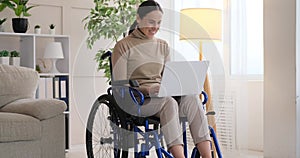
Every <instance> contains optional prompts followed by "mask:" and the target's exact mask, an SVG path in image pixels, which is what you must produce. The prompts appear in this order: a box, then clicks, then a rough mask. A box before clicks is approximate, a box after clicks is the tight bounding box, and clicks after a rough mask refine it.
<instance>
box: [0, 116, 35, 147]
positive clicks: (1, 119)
mask: <svg viewBox="0 0 300 158" xmlns="http://www.w3.org/2000/svg"><path fill="white" fill-rule="evenodd" d="M0 135H1V137H0V142H13V141H26V140H38V139H40V138H41V122H40V121H39V120H38V119H35V118H33V117H31V116H27V115H22V114H14V113H6V112H1V113H0Z"/></svg>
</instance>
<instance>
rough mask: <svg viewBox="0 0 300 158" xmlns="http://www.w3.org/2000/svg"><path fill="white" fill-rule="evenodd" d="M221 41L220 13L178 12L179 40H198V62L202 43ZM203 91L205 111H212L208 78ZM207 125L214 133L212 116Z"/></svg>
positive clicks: (197, 9)
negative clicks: (205, 95) (206, 97)
mask: <svg viewBox="0 0 300 158" xmlns="http://www.w3.org/2000/svg"><path fill="white" fill-rule="evenodd" d="M221 39H222V12H221V10H219V9H213V8H186V9H182V10H181V11H180V40H199V41H200V46H199V49H200V50H199V60H203V52H202V43H203V42H209V41H211V42H212V41H214V40H221ZM204 90H205V92H206V93H207V94H208V97H209V100H208V102H207V103H206V110H207V111H213V110H214V107H213V104H212V96H211V89H210V84H209V79H208V76H206V79H205V82H204ZM208 123H209V125H210V126H212V127H213V128H214V130H215V131H216V122H215V117H214V116H208Z"/></svg>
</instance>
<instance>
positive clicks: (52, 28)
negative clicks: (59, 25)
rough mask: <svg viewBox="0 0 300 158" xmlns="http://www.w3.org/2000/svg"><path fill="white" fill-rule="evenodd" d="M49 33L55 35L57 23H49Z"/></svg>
mask: <svg viewBox="0 0 300 158" xmlns="http://www.w3.org/2000/svg"><path fill="white" fill-rule="evenodd" d="M49 34H50V35H54V34H55V25H54V24H50V25H49Z"/></svg>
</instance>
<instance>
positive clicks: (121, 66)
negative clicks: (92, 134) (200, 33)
mask: <svg viewBox="0 0 300 158" xmlns="http://www.w3.org/2000/svg"><path fill="white" fill-rule="evenodd" d="M162 15H163V11H162V9H161V7H160V5H159V4H158V3H157V2H155V1H150V0H148V1H145V2H143V3H142V4H141V5H140V6H139V8H138V10H137V16H136V21H135V23H134V24H133V26H132V27H131V31H130V34H129V35H128V36H127V37H125V38H123V39H122V40H120V41H119V42H117V44H116V45H115V48H114V50H113V54H112V65H113V77H114V78H113V79H114V80H128V79H132V80H137V81H138V82H139V84H140V87H139V88H138V89H139V90H140V91H141V92H142V93H143V94H144V95H145V96H149V97H147V98H146V99H145V103H144V105H143V106H142V107H141V114H142V115H143V116H152V115H155V116H157V117H159V118H160V123H161V125H162V132H163V133H164V136H165V139H166V142H167V146H168V150H169V151H170V152H171V153H172V155H173V156H174V157H176V158H183V157H184V151H183V141H182V137H181V136H182V132H181V130H178V129H181V126H180V121H179V118H180V117H181V116H182V117H187V119H188V122H189V126H190V131H191V135H192V137H193V140H194V143H195V144H196V146H197V148H198V150H199V151H200V153H201V155H202V157H203V158H210V157H211V153H210V136H209V130H208V124H207V119H206V116H205V114H204V111H203V109H202V103H201V102H200V99H199V97H198V96H182V97H180V98H177V97H176V99H175V98H173V97H163V98H158V97H155V95H156V94H157V93H158V90H159V87H160V81H161V78H162V72H163V68H164V64H165V63H166V61H169V60H170V52H169V47H168V44H167V43H166V42H165V41H164V40H162V39H158V38H155V37H154V36H155V34H156V33H157V32H158V30H159V28H160V24H161V21H162ZM153 96H154V97H153ZM125 111H130V110H125Z"/></svg>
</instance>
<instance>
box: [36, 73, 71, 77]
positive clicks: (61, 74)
mask: <svg viewBox="0 0 300 158" xmlns="http://www.w3.org/2000/svg"><path fill="white" fill-rule="evenodd" d="M68 75H69V73H39V76H40V77H55V76H68Z"/></svg>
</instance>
